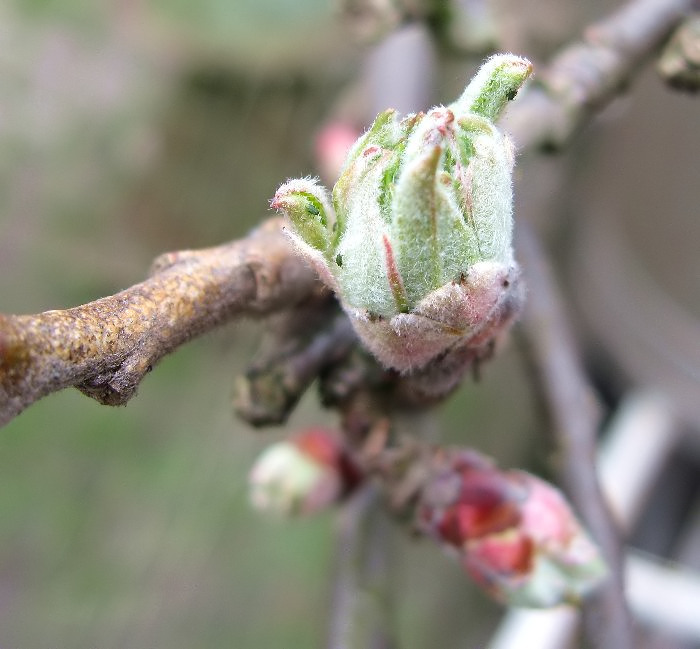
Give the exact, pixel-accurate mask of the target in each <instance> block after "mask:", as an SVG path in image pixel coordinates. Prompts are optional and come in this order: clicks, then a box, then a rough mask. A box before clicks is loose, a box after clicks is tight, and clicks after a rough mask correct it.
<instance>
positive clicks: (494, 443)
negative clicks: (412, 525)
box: [0, 0, 700, 649]
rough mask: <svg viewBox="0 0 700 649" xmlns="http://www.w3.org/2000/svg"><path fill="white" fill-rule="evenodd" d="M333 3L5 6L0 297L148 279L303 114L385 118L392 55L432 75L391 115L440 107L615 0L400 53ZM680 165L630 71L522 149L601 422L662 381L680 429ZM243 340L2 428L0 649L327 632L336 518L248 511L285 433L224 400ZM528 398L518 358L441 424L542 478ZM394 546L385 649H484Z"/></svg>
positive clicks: (526, 16) (699, 266)
mask: <svg viewBox="0 0 700 649" xmlns="http://www.w3.org/2000/svg"><path fill="white" fill-rule="evenodd" d="M347 4H348V5H352V6H353V11H352V12H350V13H351V15H350V16H348V15H341V12H340V4H339V2H330V1H329V0H200V1H199V2H196V3H195V2H188V1H187V0H111V1H106V0H105V1H103V2H91V1H89V0H9V1H8V2H5V3H3V5H2V7H0V311H2V312H5V313H32V312H38V311H44V310H48V309H54V308H65V307H69V306H74V305H76V304H80V303H84V302H87V301H90V300H93V299H96V298H98V297H100V296H103V295H106V294H111V293H114V292H117V291H119V290H120V289H122V288H124V287H126V286H129V285H131V284H133V283H136V282H138V281H140V280H141V279H142V278H143V277H144V276H145V274H146V273H147V270H148V267H149V264H150V262H151V260H152V259H153V257H155V256H156V255H158V254H159V253H161V252H164V251H166V250H174V249H181V248H195V247H202V246H209V245H215V244H217V243H220V242H223V241H226V240H230V239H233V238H236V237H238V236H241V235H243V234H244V233H245V232H246V231H247V230H248V229H250V228H251V227H252V226H253V225H254V224H256V223H257V222H259V221H260V220H261V219H262V218H264V217H265V216H266V214H268V211H267V206H268V201H269V199H270V197H271V196H272V195H273V194H274V191H275V189H276V187H277V186H278V185H279V184H280V183H281V182H282V181H283V180H285V179H286V178H287V177H290V176H302V175H307V174H315V173H317V170H316V168H315V166H314V141H315V137H316V134H317V132H318V129H319V128H320V127H321V126H322V125H323V124H326V123H328V122H329V121H330V120H332V119H333V117H334V116H335V117H337V116H341V117H342V116H345V118H346V119H348V120H350V121H354V122H355V124H356V126H358V127H360V128H361V127H362V125H363V124H364V123H366V121H367V120H368V119H371V117H372V113H373V112H374V111H375V110H378V109H381V108H384V107H385V106H384V105H383V104H381V100H382V96H381V92H379V91H378V90H377V89H376V85H375V90H374V91H372V90H371V88H372V81H371V79H372V70H376V69H379V68H380V67H381V66H382V65H387V60H390V61H391V63H390V65H391V66H392V68H391V69H392V71H393V72H392V78H396V79H398V80H399V84H400V85H401V84H403V85H404V86H409V87H410V86H411V83H412V81H411V79H412V76H414V74H415V69H416V67H415V65H416V60H418V61H421V62H423V63H425V64H426V65H429V64H430V63H429V62H430V61H432V62H433V63H432V64H431V65H432V66H433V67H431V68H430V71H431V72H430V74H429V75H428V76H427V77H426V78H425V79H423V82H422V85H421V83H418V85H419V86H420V88H419V90H417V91H416V93H415V94H414V95H412V96H411V97H410V98H409V99H408V100H407V101H408V102H409V103H410V100H411V99H413V100H414V101H415V99H416V97H424V102H425V105H417V106H398V107H399V108H401V109H404V110H416V109H421V108H426V107H428V105H431V104H433V103H436V102H441V101H450V100H451V99H452V98H454V97H455V96H456V95H457V94H458V93H459V92H460V90H461V88H462V87H463V86H464V84H465V82H466V80H467V79H468V78H469V77H470V76H471V74H472V72H473V71H474V70H475V68H476V67H477V66H478V64H479V63H480V61H481V60H482V58H483V56H484V52H485V51H487V50H488V48H489V47H492V46H494V45H495V44H497V45H498V47H499V48H501V49H504V50H510V51H513V52H516V53H518V54H522V55H525V56H528V57H530V58H531V59H532V60H533V61H535V62H536V64H537V63H538V62H540V61H546V60H547V58H548V57H549V56H550V55H551V54H552V53H553V52H554V51H556V50H557V49H558V48H559V47H561V46H562V45H563V44H565V43H567V42H568V41H570V40H571V39H572V38H573V37H575V36H576V35H577V34H579V33H580V31H581V29H582V27H583V26H584V25H586V24H587V23H588V22H590V21H591V20H593V19H595V18H597V17H600V16H602V15H604V14H605V13H606V12H608V11H610V9H611V8H612V7H614V6H615V4H616V3H613V2H609V1H604V0H596V1H594V2H589V3H578V2H574V1H573V0H567V1H563V2H562V1H557V2H554V1H553V0H526V1H520V2H516V1H515V0H494V1H493V2H490V3H487V2H478V1H477V2H472V3H471V8H469V7H470V3H469V2H466V3H462V4H463V5H464V6H465V7H467V9H468V10H465V11H466V14H465V15H466V16H467V17H468V18H469V20H467V21H466V22H463V23H459V21H455V20H453V21H452V22H450V21H449V20H448V19H447V17H446V16H444V15H442V14H441V13H440V12H439V11H438V12H436V13H434V14H433V20H432V26H433V28H434V32H433V33H437V34H439V38H437V39H435V41H434V42H432V41H431V40H430V37H429V36H428V32H427V31H423V32H420V33H419V35H418V36H417V37H415V36H409V41H410V39H411V38H417V39H418V41H419V42H420V43H422V44H421V45H419V46H418V47H419V50H418V53H417V54H416V50H415V49H409V50H405V52H408V53H407V54H405V56H403V57H402V56H399V57H398V59H387V58H386V57H384V55H383V54H382V53H381V51H380V50H378V49H377V48H376V46H375V44H374V43H375V42H379V41H381V40H382V37H383V35H384V34H385V32H386V30H388V29H390V28H391V27H392V26H393V22H392V20H394V19H395V18H394V17H393V16H392V14H391V12H389V14H386V16H384V18H383V19H382V20H374V19H372V20H365V18H364V16H365V14H363V12H362V5H363V4H371V3H369V2H367V3H363V2H350V3H347ZM376 4H378V5H382V4H383V3H376ZM391 4H392V3H386V5H387V6H389V5H391ZM405 4H406V5H407V6H409V8H410V9H411V11H413V12H414V13H415V14H416V15H420V11H421V9H420V7H421V6H422V5H421V4H420V3H419V2H414V3H410V2H407V3H405ZM470 12H471V13H470ZM382 15H383V14H382ZM543 16H546V17H547V19H546V20H543V19H542V17H543ZM411 42H413V41H411ZM426 43H427V45H426ZM411 47H413V46H411ZM421 47H422V48H424V49H423V50H420V48H421ZM398 51H399V52H404V50H400V49H399V50H398ZM413 57H418V58H417V59H416V58H413ZM426 61H428V63H426ZM419 81H420V80H419ZM368 88H369V90H368ZM420 93H422V95H421V94H420ZM375 104H379V105H375ZM699 152H700V109H699V108H698V104H697V101H695V102H694V101H693V100H692V99H691V98H689V97H688V96H686V95H680V94H677V93H673V92H671V91H670V90H668V89H666V88H665V87H664V86H663V84H662V82H661V81H660V80H659V79H658V78H657V77H656V76H655V74H654V71H653V69H649V70H647V71H646V72H644V73H643V74H642V77H641V79H640V81H639V83H638V84H635V86H634V87H633V89H632V91H631V92H630V93H629V94H628V95H626V96H625V97H623V98H622V99H620V100H618V101H616V102H615V103H614V104H613V105H612V106H611V107H609V108H608V109H607V110H606V111H605V112H604V113H603V114H602V115H601V116H600V118H599V119H597V120H596V122H595V124H594V125H592V126H590V127H588V128H586V130H585V132H584V133H582V134H581V135H580V137H579V138H578V139H577V140H576V142H575V143H574V144H573V145H572V147H571V148H570V149H569V151H567V153H565V154H563V155H559V156H556V157H548V158H541V157H540V158H535V157H532V159H527V160H523V164H522V165H521V166H520V167H519V169H518V176H517V179H516V182H517V192H518V203H519V206H518V211H519V212H522V213H523V214H525V215H526V216H527V218H530V219H531V220H533V221H534V222H535V223H536V225H537V226H538V227H539V228H540V229H541V231H542V232H543V233H544V234H545V236H546V239H547V241H548V245H549V246H550V247H551V249H552V250H553V251H554V256H555V258H556V260H557V262H558V263H559V270H560V279H561V282H562V283H563V285H564V286H565V292H566V294H567V297H569V298H570V303H571V304H570V306H571V309H572V311H571V315H572V318H573V319H574V321H575V323H576V326H577V330H578V332H579V334H580V337H581V341H582V345H583V348H584V349H585V351H586V362H587V364H588V366H589V368H590V369H591V372H592V373H593V375H594V376H595V379H596V382H597V385H598V388H599V390H600V395H601V400H602V402H603V403H604V404H605V406H606V407H607V408H608V411H609V412H611V411H612V410H613V408H614V407H615V405H616V403H617V401H618V400H619V399H620V397H621V395H622V394H623V393H624V392H625V391H626V390H627V389H628V387H629V386H630V385H640V384H641V385H652V386H657V387H658V386H661V387H662V388H664V389H665V390H666V391H667V392H668V393H669V395H670V397H671V399H672V400H673V403H674V405H675V406H676V407H677V410H678V412H679V413H680V415H681V419H682V421H683V422H684V425H685V426H687V427H688V428H689V429H696V428H697V427H698V422H700V409H699V407H698V399H697V394H698V385H699V381H700V378H699V377H700V362H699V361H698V353H700V352H699V351H698V350H699V349H700V345H698V341H700V335H697V334H698V324H697V322H698V320H697V319H698V318H699V317H700V255H698V241H699V240H700V218H698V217H700V214H699V213H698V211H699V208H698V205H700V183H698V173H699V172H700V165H699V163H698V160H699V159H700V158H699V157H698V154H699ZM255 340H256V333H255V327H253V326H252V325H251V324H250V323H245V322H244V323H238V324H235V325H231V326H228V327H226V328H223V329H222V330H221V331H219V332H216V333H215V334H211V335H208V336H206V337H204V338H202V339H200V340H197V341H195V342H193V343H190V344H189V345H187V346H185V347H184V348H182V349H181V350H179V351H178V352H177V353H175V354H173V355H172V356H170V357H168V358H166V359H165V360H163V361H162V363H161V364H160V365H159V366H158V368H157V370H156V371H154V372H153V373H152V374H151V375H149V377H148V378H147V379H146V380H145V381H144V383H143V384H142V386H141V388H140V391H139V395H138V396H137V397H136V398H135V399H133V400H132V401H131V402H130V403H129V405H128V406H127V407H125V408H118V409H111V408H107V407H103V406H99V405H98V404H97V403H96V402H93V401H91V400H89V399H86V398H85V397H83V396H82V395H80V394H79V393H78V392H77V391H74V390H68V391H65V392H62V393H59V394H56V395H52V396H50V397H47V398H45V399H43V400H42V401H40V402H39V403H38V404H36V405H35V406H33V407H32V408H30V409H29V410H28V411H26V412H25V413H23V414H22V415H21V416H19V417H18V418H17V419H16V420H15V421H13V422H12V423H10V424H9V425H8V426H6V427H5V428H4V429H3V430H2V431H0V647H3V648H12V649H47V648H49V647H51V648H58V649H60V648H63V647H65V648H66V649H83V648H85V649H88V648H92V649H94V648H95V647H99V648H100V649H108V648H111V647H114V648H122V647H149V648H158V647H168V649H177V648H179V647H182V648H183V649H184V648H189V647H194V646H196V647H202V648H205V647H211V648H219V647H222V646H234V647H236V648H237V649H246V648H248V647H250V648H256V649H259V648H260V647H285V648H286V649H293V648H296V647H299V648H307V647H314V646H319V645H320V644H321V642H322V639H323V637H324V633H325V613H326V606H327V600H328V595H329V592H330V585H329V565H330V561H331V555H332V552H333V548H332V528H333V519H332V516H330V515H329V516H322V517H320V518H317V519H313V520H304V521H296V522H292V523H279V522H270V521H267V520H262V519H261V518H260V517H258V516H256V515H255V514H254V513H253V512H251V511H250V510H249V507H248V504H247V495H246V486H245V485H246V474H247V471H248V468H249V466H250V464H251V462H252V460H253V458H254V457H255V456H256V454H257V453H259V452H260V450H261V449H262V448H263V447H264V446H265V445H266V444H268V443H269V442H270V441H272V440H275V439H277V438H279V437H280V436H281V435H283V433H284V431H281V430H279V429H276V430H265V431H253V430H252V429H250V428H249V427H248V426H247V425H245V424H243V423H241V422H239V421H237V420H236V419H235V418H234V416H233V414H232V411H231V406H230V392H231V386H232V382H233V378H234V376H235V375H236V374H237V373H238V372H240V371H241V370H242V369H243V368H244V364H245V362H246V360H248V358H249V355H250V349H252V347H253V346H254V342H255ZM531 383H532V381H531V378H530V375H529V373H528V369H527V365H526V363H525V361H524V360H523V357H522V354H521V353H520V351H519V349H518V346H517V344H516V343H512V344H511V345H510V346H509V348H508V349H506V350H505V352H504V353H503V354H502V355H501V356H500V357H498V358H497V359H496V360H495V361H494V362H493V363H491V364H490V365H489V366H488V367H487V368H485V371H484V372H483V377H482V380H481V381H480V382H478V383H473V382H468V383H467V384H465V385H464V386H463V387H462V388H461V389H460V390H459V392H458V393H457V394H456V395H455V396H454V397H452V398H451V399H450V400H449V402H448V403H446V404H445V406H444V407H442V408H441V409H440V410H439V412H437V414H436V418H437V422H436V424H435V425H436V426H437V427H439V429H440V431H441V435H442V437H443V439H445V440H447V441H450V442H458V443H461V444H469V445H473V446H475V447H477V448H479V449H480V450H482V451H484V452H485V453H487V454H491V455H493V456H495V457H496V458H497V459H498V461H499V463H500V464H502V465H503V466H522V467H529V468H531V469H533V470H535V471H537V472H539V473H540V474H545V475H547V473H548V471H549V462H550V459H551V458H550V452H551V446H550V444H549V442H548V441H547V437H546V433H545V432H544V424H543V419H542V415H541V412H540V411H539V409H538V407H537V403H536V398H535V395H534V394H533V389H532V387H531ZM503 404H507V407H504V405H503ZM312 423H314V424H315V423H326V424H330V425H332V424H333V419H332V416H331V415H330V414H329V413H324V412H322V411H320V410H319V408H318V406H317V403H316V398H315V393H314V391H313V390H311V391H310V393H309V394H308V395H307V396H306V397H305V399H304V401H303V402H302V404H301V405H300V407H299V408H298V409H297V411H296V412H295V413H294V415H293V416H292V419H291V421H290V422H289V425H288V426H289V429H294V428H299V427H302V426H304V425H308V424H312ZM684 448H685V447H684ZM687 448H688V449H690V451H692V452H689V453H687V454H686V453H683V455H684V462H685V465H684V466H685V469H686V470H685V473H684V474H683V475H684V476H685V478H684V480H683V481H681V482H682V485H681V486H682V489H683V492H682V493H683V494H684V495H683V500H682V502H683V503H685V504H684V505H683V506H682V507H679V508H678V509H679V513H678V520H675V521H668V522H667V523H666V524H665V527H664V529H665V530H666V531H667V532H668V533H667V534H666V536H664V538H663V539H661V540H658V538H657V545H658V547H657V548H655V549H656V550H658V551H660V552H670V550H669V548H671V547H672V545H673V539H674V536H673V535H674V533H675V530H676V528H677V527H678V526H679V524H680V523H679V522H678V521H679V520H681V518H682V517H683V516H685V515H686V514H687V512H688V510H689V508H690V507H691V505H692V503H693V502H695V501H694V500H693V499H692V498H691V495H693V494H695V495H697V493H698V485H697V484H696V482H697V480H696V478H695V476H696V475H697V471H696V466H695V464H694V462H695V459H694V458H695V457H696V456H697V453H696V451H694V450H693V449H694V448H695V447H694V446H693V444H692V443H688V444H687ZM671 473H672V474H674V475H677V473H678V472H677V471H676V470H675V469H674V470H673V471H671ZM674 493H676V492H673V491H672V492H671V498H674V497H675V496H674V495H673V494H674ZM676 496H677V493H676ZM679 498H680V496H678V497H676V501H678V502H680V500H679ZM662 509H663V505H662ZM651 527H652V528H654V525H652V526H651ZM656 527H657V528H658V526H656ZM657 532H658V530H657ZM391 536H392V538H391V544H392V550H391V557H392V563H393V564H394V568H395V575H396V577H395V579H396V582H397V583H396V590H397V592H398V593H400V594H401V595H400V597H399V598H397V601H396V602H395V610H394V611H393V612H392V615H393V616H394V617H395V621H396V626H397V628H398V635H399V639H400V642H401V646H402V647H405V648H406V649H419V648H423V647H428V646H444V647H476V646H482V645H483V643H484V642H485V641H486V639H487V638H488V637H489V636H490V634H491V633H492V632H493V629H494V627H495V625H496V624H497V622H498V619H499V616H500V614H501V611H500V609H499V607H497V606H495V605H494V604H492V603H490V602H489V601H487V600H486V599H485V597H484V596H482V595H481V593H480V592H478V591H477V590H476V588H475V587H474V586H473V585H472V584H471V583H470V582H469V581H468V580H467V579H466V578H464V577H463V575H462V574H461V573H460V571H459V570H458V569H457V567H456V566H455V565H454V564H453V563H451V562H450V561H449V560H446V559H445V558H444V557H443V556H441V555H440V553H439V551H436V549H435V548H434V547H433V546H432V545H430V544H423V543H420V542H417V541H413V540H411V539H408V538H407V536H406V535H405V534H404V533H403V532H402V531H397V532H396V533H392V535H391Z"/></svg>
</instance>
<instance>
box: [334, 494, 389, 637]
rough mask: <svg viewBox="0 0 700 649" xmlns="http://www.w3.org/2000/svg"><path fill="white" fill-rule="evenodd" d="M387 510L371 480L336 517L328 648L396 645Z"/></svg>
mask: <svg viewBox="0 0 700 649" xmlns="http://www.w3.org/2000/svg"><path fill="white" fill-rule="evenodd" d="M387 522H388V521H387V520H386V514H385V513H384V511H383V510H381V509H380V508H379V494H378V492H377V491H376V489H375V488H374V487H373V486H371V485H368V486H367V487H365V488H364V489H363V490H362V491H361V492H359V493H358V494H356V495H355V497H354V498H353V499H352V500H351V501H350V502H349V503H348V504H347V505H346V506H345V507H344V509H343V510H342V511H341V512H340V516H339V518H338V530H337V536H336V557H335V568H334V574H333V582H332V584H333V592H332V595H331V610H330V613H329V627H328V638H327V642H326V647H327V649H360V648H362V649H392V647H395V646H396V645H395V642H394V641H393V640H392V638H391V637H390V635H389V632H388V625H387V620H386V619H384V618H385V617H386V614H387V610H386V609H387V601H386V597H387V579H388V577H387V574H388V567H387V562H386V543H387V529H386V525H387Z"/></svg>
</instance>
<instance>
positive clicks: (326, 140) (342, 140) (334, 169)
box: [315, 120, 362, 183]
mask: <svg viewBox="0 0 700 649" xmlns="http://www.w3.org/2000/svg"><path fill="white" fill-rule="evenodd" d="M361 134H362V131H361V130H359V129H357V128H356V127H354V126H352V125H351V124H348V123H346V122H343V121H340V120H337V121H333V122H330V123H328V124H326V125H325V126H324V127H323V128H322V129H321V130H320V131H319V132H318V135H316V146H315V153H316V164H317V166H318V170H319V172H320V174H321V176H322V178H323V179H324V181H327V182H329V183H334V182H335V181H336V180H337V179H338V176H339V175H340V171H341V169H342V168H343V165H344V164H345V158H346V157H347V155H348V151H349V150H350V148H351V147H352V145H353V144H355V142H356V141H357V138H359V137H360V135H361Z"/></svg>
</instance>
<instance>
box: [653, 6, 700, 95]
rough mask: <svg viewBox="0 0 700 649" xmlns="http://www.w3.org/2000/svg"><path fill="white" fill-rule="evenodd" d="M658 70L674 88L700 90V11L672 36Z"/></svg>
mask: <svg viewBox="0 0 700 649" xmlns="http://www.w3.org/2000/svg"><path fill="white" fill-rule="evenodd" d="M656 69H657V70H658V72H659V74H660V75H661V77H662V78H663V79H664V80H665V81H666V83H668V85H669V86H671V87H672V88H676V89H678V90H685V91H688V92H698V91H699V90H700V11H696V12H694V13H693V14H692V15H690V16H689V17H688V18H686V19H685V20H684V21H683V22H682V23H681V24H680V25H679V26H678V28H677V29H676V31H675V32H674V33H673V35H672V36H671V39H670V40H669V42H668V45H666V47H665V48H664V50H663V52H662V53H661V56H660V57H659V60H658V62H657V66H656Z"/></svg>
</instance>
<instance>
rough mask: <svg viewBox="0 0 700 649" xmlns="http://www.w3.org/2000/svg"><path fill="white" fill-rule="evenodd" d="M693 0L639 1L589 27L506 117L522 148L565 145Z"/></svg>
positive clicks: (540, 72)
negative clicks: (579, 39) (580, 38)
mask: <svg viewBox="0 0 700 649" xmlns="http://www.w3.org/2000/svg"><path fill="white" fill-rule="evenodd" d="M691 5H692V1H691V0H633V1H632V2H630V3H628V4H627V5H625V6H624V7H622V8H621V9H620V10H619V11H617V12H616V13H614V14H612V15H611V16H609V17H608V18H606V19H605V20H603V21H601V22H600V23H598V24H596V25H592V26H591V27H589V28H588V29H587V30H586V31H585V33H584V36H583V39H582V40H581V41H580V42H578V43H574V44H573V45H570V46H568V47H566V48H565V49H563V50H562V51H561V52H560V53H559V54H558V55H557V56H556V57H555V58H554V59H553V60H552V62H551V63H550V64H549V65H548V66H547V67H546V68H545V69H538V70H536V81H535V83H533V84H532V85H531V86H530V87H529V88H528V89H527V90H526V91H525V92H523V93H522V94H521V96H520V97H518V101H517V105H514V106H513V109H512V110H511V111H510V113H509V114H508V115H507V116H506V118H505V120H504V124H505V130H506V131H508V132H509V133H511V134H512V135H513V137H514V139H515V141H516V144H517V145H518V147H519V148H521V149H529V148H542V147H544V148H561V147H562V146H564V145H565V144H566V142H567V141H568V140H569V139H570V138H571V136H572V135H574V134H575V133H576V132H578V130H579V129H580V128H581V127H582V126H583V124H585V123H586V122H587V121H588V120H589V119H590V118H591V117H592V116H593V115H594V114H595V113H596V112H598V111H599V110H600V109H601V107H602V106H604V105H605V104H606V103H608V102H609V101H610V100H612V99H613V98H614V97H615V96H616V95H617V94H618V93H619V92H620V90H621V89H622V88H624V86H625V85H626V84H627V83H628V82H629V81H630V79H631V78H632V77H633V76H634V75H635V74H637V73H638V72H639V71H640V69H641V66H640V63H642V62H643V61H644V60H645V59H647V58H648V57H650V56H651V55H652V54H653V53H654V52H655V51H656V50H657V48H658V46H659V45H660V44H661V43H662V42H663V40H664V38H666V36H668V34H669V32H670V30H671V29H673V27H674V26H675V25H676V24H677V23H678V21H679V20H680V19H681V18H682V17H683V15H684V14H685V13H686V12H687V11H689V10H690V8H691Z"/></svg>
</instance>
